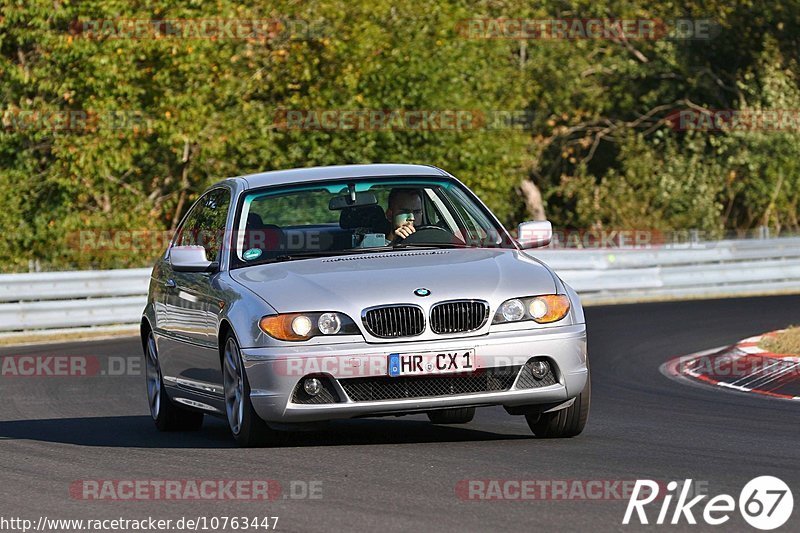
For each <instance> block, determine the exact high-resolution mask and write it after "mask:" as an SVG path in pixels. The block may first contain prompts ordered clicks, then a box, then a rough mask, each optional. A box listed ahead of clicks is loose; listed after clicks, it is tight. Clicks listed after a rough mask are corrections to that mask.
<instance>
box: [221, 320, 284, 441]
mask: <svg viewBox="0 0 800 533" xmlns="http://www.w3.org/2000/svg"><path fill="white" fill-rule="evenodd" d="M222 374H223V387H224V390H225V414H226V415H227V419H228V427H230V429H231V434H233V438H234V439H235V440H236V442H237V443H238V444H239V446H242V447H247V448H249V447H253V446H264V445H267V444H273V443H274V442H275V441H276V433H275V431H274V430H272V429H271V428H270V427H269V426H268V425H267V423H266V422H264V421H263V420H261V418H260V417H259V416H258V414H257V413H256V412H255V409H253V404H252V403H251V402H250V383H249V382H248V381H247V373H246V372H245V371H244V365H243V364H242V354H241V350H240V349H239V343H238V342H237V341H236V338H235V337H234V336H233V334H232V333H228V336H227V337H226V339H225V345H224V348H223V352H222Z"/></svg>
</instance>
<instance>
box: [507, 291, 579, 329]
mask: <svg viewBox="0 0 800 533" xmlns="http://www.w3.org/2000/svg"><path fill="white" fill-rule="evenodd" d="M567 313H569V297H568V296H567V295H565V294H545V295H542V296H530V297H528V298H513V299H511V300H506V301H505V302H503V303H502V305H500V307H499V308H498V309H497V313H495V315H494V320H493V321H492V324H506V323H508V322H520V321H522V320H534V321H535V322H538V323H539V324H547V323H548V322H556V321H558V320H561V319H562V318H564V317H565V316H567Z"/></svg>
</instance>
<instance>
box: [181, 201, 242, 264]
mask: <svg viewBox="0 0 800 533" xmlns="http://www.w3.org/2000/svg"><path fill="white" fill-rule="evenodd" d="M230 204H231V197H230V193H229V192H228V191H227V190H225V189H215V190H213V191H211V192H209V193H207V194H206V195H205V196H203V197H202V198H200V200H198V201H197V203H196V204H195V205H194V207H193V208H192V210H191V212H190V213H189V216H188V217H187V218H186V221H185V222H184V224H183V227H182V228H181V229H180V233H179V234H178V238H177V239H176V240H175V245H176V246H202V247H203V248H205V249H206V259H208V260H209V261H218V260H219V254H220V250H221V249H222V242H223V239H224V237H225V221H226V220H227V218H228V208H229V207H230Z"/></svg>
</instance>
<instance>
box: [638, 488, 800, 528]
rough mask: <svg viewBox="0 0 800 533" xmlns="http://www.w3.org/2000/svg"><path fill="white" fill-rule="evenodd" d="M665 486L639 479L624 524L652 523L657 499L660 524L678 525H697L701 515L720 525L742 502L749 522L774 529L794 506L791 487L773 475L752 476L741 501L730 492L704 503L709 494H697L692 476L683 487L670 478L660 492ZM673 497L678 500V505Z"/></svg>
mask: <svg viewBox="0 0 800 533" xmlns="http://www.w3.org/2000/svg"><path fill="white" fill-rule="evenodd" d="M662 487H663V484H659V483H656V482H655V481H652V480H649V479H639V480H636V485H634V487H633V493H632V494H631V498H630V500H629V501H628V507H627V509H626V510H625V516H624V517H623V519H622V523H623V524H625V525H627V524H630V523H631V519H634V522H633V523H636V520H638V523H640V524H650V523H651V522H650V520H652V518H653V517H652V514H651V516H650V517H648V515H647V511H646V510H645V507H646V506H647V505H649V504H651V503H653V502H655V501H656V500H657V499H658V500H660V504H661V505H660V509H659V510H658V516H657V517H656V519H655V523H656V524H673V525H674V524H680V523H682V522H683V521H684V520H685V521H686V522H685V523H688V524H696V523H697V518H701V519H702V520H703V521H704V522H705V523H706V524H709V525H712V526H718V525H721V524H724V523H725V522H727V521H728V520H730V518H731V513H733V512H734V511H736V509H737V503H738V510H739V512H740V513H741V515H742V518H744V520H745V521H746V522H747V523H748V524H750V525H751V526H753V527H754V528H757V529H761V530H771V529H775V528H778V527H780V526H782V525H783V524H785V523H786V521H787V520H789V517H790V516H792V509H793V508H794V498H793V496H792V491H791V489H790V488H789V486H788V485H787V484H786V483H784V482H783V481H782V480H780V479H778V478H776V477H773V476H760V477H757V478H754V479H751V480H750V481H749V482H747V484H746V485H745V486H744V488H743V489H742V491H741V492H740V493H739V500H738V502H737V501H736V500H735V499H734V497H733V496H730V495H728V494H720V495H718V496H714V497H713V498H710V499H709V500H707V501H705V502H703V500H704V499H705V498H706V497H707V496H708V495H706V494H701V495H699V496H697V495H694V494H693V491H692V480H691V479H687V480H685V481H684V482H683V485H682V486H680V485H679V483H678V482H677V481H670V482H669V483H667V486H666V491H665V493H663V494H661V493H660V492H659V491H660V489H661V488H662ZM673 500H676V501H675V506H674V508H673V507H672V502H673ZM701 502H702V503H701ZM657 506H658V504H656V505H655V506H653V507H657ZM653 510H655V509H653ZM695 513H696V514H697V515H698V516H697V517H696V516H695ZM634 517H635V518H634Z"/></svg>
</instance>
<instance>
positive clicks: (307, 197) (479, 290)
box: [141, 165, 591, 446]
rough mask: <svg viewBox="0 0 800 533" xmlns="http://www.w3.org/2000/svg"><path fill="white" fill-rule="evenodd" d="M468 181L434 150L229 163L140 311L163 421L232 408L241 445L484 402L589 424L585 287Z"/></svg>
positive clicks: (542, 235)
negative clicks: (261, 168) (418, 156)
mask: <svg viewBox="0 0 800 533" xmlns="http://www.w3.org/2000/svg"><path fill="white" fill-rule="evenodd" d="M551 235H552V228H551V226H550V223H549V222H544V221H540V222H527V223H523V224H520V226H519V228H518V237H517V239H514V238H512V237H511V235H510V234H509V232H508V231H507V230H506V229H505V228H504V227H503V226H502V224H501V223H500V222H499V221H498V219H497V217H495V216H494V215H493V214H492V212H491V211H489V209H488V208H487V207H486V206H485V205H484V204H483V203H482V202H481V201H480V200H479V199H478V198H477V197H476V196H475V194H473V193H472V192H471V191H470V190H469V189H468V188H467V187H466V186H465V185H464V184H463V183H461V182H460V181H459V180H457V179H456V178H455V177H453V176H452V175H450V174H448V173H447V172H445V171H443V170H441V169H438V168H435V167H430V166H421V165H351V166H332V167H319V168H304V169H294V170H283V171H276V172H265V173H261V174H253V175H248V176H240V177H235V178H229V179H226V180H223V181H221V182H219V183H217V184H215V185H213V186H212V187H210V188H209V189H208V190H207V191H205V192H204V193H203V194H202V196H200V198H199V199H198V200H197V201H196V202H195V204H194V205H193V206H192V208H191V209H190V210H189V212H188V213H187V214H186V216H185V217H184V219H183V220H182V222H181V223H180V226H179V227H178V229H177V231H176V232H175V235H174V236H173V238H172V241H171V242H170V245H169V247H168V249H167V251H166V252H165V254H164V255H163V257H161V258H160V259H159V260H158V262H157V263H156V265H155V267H154V268H153V273H152V276H151V280H150V290H149V296H148V301H147V306H146V308H145V310H144V313H143V316H142V322H141V337H142V344H143V348H144V354H145V362H146V366H145V367H146V381H147V399H148V402H149V405H150V412H151V414H152V416H153V420H154V421H155V424H156V426H157V427H158V429H160V430H163V431H170V430H173V431H174V430H189V429H197V428H199V427H200V426H201V425H202V422H203V416H204V415H205V414H211V415H218V416H221V417H224V418H226V419H227V421H228V424H229V426H230V429H231V433H232V434H233V437H234V438H235V439H236V441H237V442H238V443H239V444H240V445H242V446H255V445H265V444H269V443H271V442H275V440H276V437H277V436H278V435H280V434H281V432H282V431H284V430H286V429H291V428H292V427H295V428H299V427H304V428H305V427H306V426H312V427H313V426H314V425H315V424H316V423H318V422H324V421H328V420H333V419H340V418H355V417H372V416H387V415H392V416H394V415H403V414H411V413H426V414H427V416H428V418H429V419H430V421H431V422H433V423H435V424H463V423H467V422H469V421H470V420H472V418H473V416H474V414H475V408H476V407H483V406H497V405H501V406H503V407H504V408H505V410H506V411H507V412H508V413H509V414H510V415H521V416H525V418H526V420H527V422H528V425H529V426H530V428H531V430H532V432H533V434H534V435H535V436H537V437H572V436H575V435H578V434H579V433H580V432H581V431H582V430H583V428H584V425H585V424H586V420H587V417H588V413H589V403H590V396H591V388H590V380H589V365H588V360H587V354H586V325H585V320H584V315H583V310H582V308H581V305H580V301H579V299H578V296H577V295H576V293H575V291H573V290H572V289H571V288H570V287H569V286H568V285H567V284H565V283H564V282H563V281H562V280H561V279H559V277H558V276H557V275H556V274H555V273H554V272H553V271H552V270H551V269H550V268H549V267H547V266H546V265H545V264H543V263H542V262H541V261H539V260H538V259H536V257H535V256H533V255H530V254H529V253H528V252H526V251H525V250H526V249H530V248H535V247H537V246H544V245H546V244H548V243H549V241H550V238H551Z"/></svg>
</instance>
